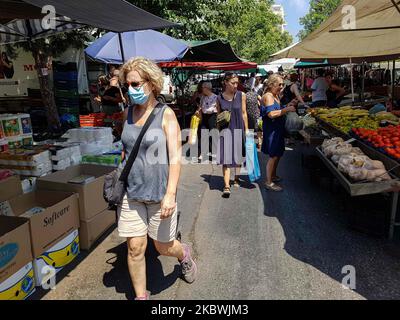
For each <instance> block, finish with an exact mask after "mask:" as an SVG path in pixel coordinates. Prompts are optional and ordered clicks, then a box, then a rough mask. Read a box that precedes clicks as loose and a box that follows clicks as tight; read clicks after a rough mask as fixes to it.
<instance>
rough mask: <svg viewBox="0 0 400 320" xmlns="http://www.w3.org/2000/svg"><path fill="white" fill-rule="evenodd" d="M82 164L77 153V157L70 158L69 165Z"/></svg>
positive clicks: (80, 157) (80, 156)
mask: <svg viewBox="0 0 400 320" xmlns="http://www.w3.org/2000/svg"><path fill="white" fill-rule="evenodd" d="M81 163H82V155H81V154H80V153H79V155H73V156H72V157H71V165H72V166H76V165H78V164H81Z"/></svg>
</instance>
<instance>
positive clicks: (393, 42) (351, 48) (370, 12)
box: [273, 0, 400, 63]
mask: <svg viewBox="0 0 400 320" xmlns="http://www.w3.org/2000/svg"><path fill="white" fill-rule="evenodd" d="M399 4H400V1H398V0H396V1H394V0H393V1H391V0H344V1H342V3H341V4H340V6H339V7H338V9H337V10H336V11H335V12H334V13H333V14H332V16H331V17H330V18H329V19H328V20H327V21H326V22H325V23H323V24H322V25H321V26H320V27H319V28H318V29H317V30H316V31H314V32H313V33H311V34H310V35H309V36H308V37H307V38H306V39H304V41H303V42H301V43H299V44H297V45H295V46H292V47H289V48H287V49H285V50H283V51H281V52H278V53H276V54H274V55H273V56H274V57H278V58H279V57H281V58H288V57H290V58H301V59H307V60H309V61H312V60H313V59H328V60H329V63H344V62H349V59H350V58H351V59H352V62H362V61H368V62H372V61H384V60H389V59H394V58H397V57H399V56H400V42H399V41H398V39H399V37H400V8H399ZM346 6H352V7H353V8H354V12H355V15H356V20H355V22H356V26H355V29H344V27H343V21H344V20H346V17H347V15H348V13H347V11H346V9H347V8H346ZM343 12H345V13H343Z"/></svg>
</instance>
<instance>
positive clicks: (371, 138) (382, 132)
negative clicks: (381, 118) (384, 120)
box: [352, 126, 400, 161]
mask: <svg viewBox="0 0 400 320" xmlns="http://www.w3.org/2000/svg"><path fill="white" fill-rule="evenodd" d="M352 133H353V135H355V136H356V137H358V138H359V139H361V140H362V141H363V142H365V143H366V144H368V145H370V146H371V147H373V148H375V149H378V150H379V151H381V152H383V153H385V154H386V155H388V156H389V157H391V158H393V159H396V160H398V161H400V126H389V127H384V128H379V129H377V130H369V129H363V128H354V129H352Z"/></svg>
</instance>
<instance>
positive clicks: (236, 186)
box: [233, 179, 240, 188]
mask: <svg viewBox="0 0 400 320" xmlns="http://www.w3.org/2000/svg"><path fill="white" fill-rule="evenodd" d="M233 186H234V187H235V188H240V180H239V179H235V180H234V181H233Z"/></svg>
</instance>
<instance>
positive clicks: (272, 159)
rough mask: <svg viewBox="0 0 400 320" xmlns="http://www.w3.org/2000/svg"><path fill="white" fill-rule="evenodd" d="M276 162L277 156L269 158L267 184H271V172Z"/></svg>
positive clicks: (272, 172)
mask: <svg viewBox="0 0 400 320" xmlns="http://www.w3.org/2000/svg"><path fill="white" fill-rule="evenodd" d="M276 162H277V158H276V157H274V158H269V159H268V163H267V184H268V185H270V184H272V179H273V174H274V170H275V163H276Z"/></svg>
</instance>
